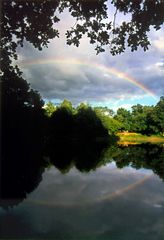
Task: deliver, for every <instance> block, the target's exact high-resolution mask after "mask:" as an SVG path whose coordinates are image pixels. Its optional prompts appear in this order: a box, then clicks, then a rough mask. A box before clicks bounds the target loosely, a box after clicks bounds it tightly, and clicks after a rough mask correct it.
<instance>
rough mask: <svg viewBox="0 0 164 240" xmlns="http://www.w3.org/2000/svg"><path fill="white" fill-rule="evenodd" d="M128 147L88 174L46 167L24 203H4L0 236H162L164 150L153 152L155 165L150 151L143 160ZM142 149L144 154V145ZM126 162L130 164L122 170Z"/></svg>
mask: <svg viewBox="0 0 164 240" xmlns="http://www.w3.org/2000/svg"><path fill="white" fill-rule="evenodd" d="M129 149H130V150H128V148H127V147H126V148H125V147H123V148H120V149H118V151H117V152H118V154H117V155H116V154H114V155H116V157H112V158H110V159H109V161H107V158H108V157H109V156H108V154H106V155H105V157H104V159H105V160H103V164H102V165H101V164H99V165H100V166H99V167H97V168H94V170H93V169H91V170H90V171H89V172H86V171H83V172H80V171H79V170H78V169H77V168H76V167H75V166H74V165H72V168H70V170H69V171H67V173H65V174H63V173H61V171H59V169H57V168H56V167H54V166H49V167H48V168H46V169H45V171H44V173H43V174H42V180H41V181H40V183H39V185H38V186H37V187H36V188H35V190H34V191H33V192H30V193H28V194H27V196H26V198H25V199H24V200H23V201H22V202H20V203H19V204H17V205H15V206H13V207H9V208H8V209H4V208H3V207H0V234H1V235H0V236H1V238H12V239H18V238H21V239H27V238H28V239H31V238H32V239H57V240H60V239H66V240H67V239H70V240H71V239H76V240H79V239H80V240H83V239H84V240H85V239H86V240H87V239H89V240H92V239H100V240H115V239H116V240H124V239H125V240H128V239H133V240H135V239H136V240H163V239H164V182H163V179H162V177H161V176H163V175H164V174H163V173H164V172H163V169H164V168H163V166H164V165H162V164H163V161H164V160H162V159H163V150H162V152H161V149H162V148H160V154H157V152H156V151H155V152H154V151H153V152H152V154H153V161H154V165H153V166H155V167H154V168H151V167H150V166H151V165H152V164H150V165H149V164H148V163H149V161H150V162H151V163H152V158H151V157H152V154H150V149H149V159H148V158H147V159H146V156H147V154H148V153H147V152H146V155H144V157H145V162H144V159H142V157H143V155H142V156H141V155H140V154H139V153H138V150H137V151H136V147H133V148H129ZM138 149H139V152H143V147H142V149H141V148H139V147H138ZM151 149H152V148H151ZM140 150H141V151H140ZM123 152H124V153H123ZM132 152H133V154H132ZM136 152H137V153H138V155H137V154H136ZM110 153H111V151H110ZM114 153H116V152H115V151H114ZM134 153H135V154H134ZM155 153H156V156H157V159H156V162H155V160H154V156H155V155H154V154H155ZM158 153H159V149H158ZM161 154H162V155H161ZM139 158H140V160H141V162H140V164H138V165H137V164H136V160H138V159H139ZM129 159H130V160H129ZM132 159H133V161H132ZM125 160H127V161H130V162H128V164H127V163H126V164H123V165H126V166H122V165H121V167H122V168H118V165H119V166H120V164H121V163H120V161H122V162H124V163H125ZM146 162H147V163H146ZM156 165H158V166H156ZM139 166H140V167H139ZM145 166H147V167H145ZM159 166H160V170H159ZM159 173H160V174H159Z"/></svg>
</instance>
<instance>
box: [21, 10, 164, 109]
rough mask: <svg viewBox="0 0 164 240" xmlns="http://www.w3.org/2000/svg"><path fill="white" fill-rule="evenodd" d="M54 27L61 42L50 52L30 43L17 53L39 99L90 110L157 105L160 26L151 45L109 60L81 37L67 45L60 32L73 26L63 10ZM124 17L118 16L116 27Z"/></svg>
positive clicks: (163, 36)
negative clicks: (84, 105) (77, 43)
mask: <svg viewBox="0 0 164 240" xmlns="http://www.w3.org/2000/svg"><path fill="white" fill-rule="evenodd" d="M60 19H61V21H60V23H59V24H58V25H57V27H58V29H59V32H60V38H59V39H54V40H52V41H51V42H50V43H49V45H48V48H45V49H43V51H38V50H37V49H35V48H34V47H33V46H32V45H31V44H30V43H25V45H24V47H23V48H19V49H18V55H19V61H18V64H19V66H20V67H21V69H22V71H23V75H24V77H25V79H26V80H27V81H28V82H29V83H30V84H31V87H32V88H33V89H35V90H37V91H39V92H40V94H41V96H42V98H43V99H44V100H45V101H46V102H47V101H52V102H54V103H60V102H61V101H63V100H64V99H68V100H70V101H71V102H72V103H73V104H74V105H78V104H79V103H80V102H86V103H88V104H90V105H91V106H107V107H108V108H111V109H113V110H117V109H118V108H119V107H124V108H127V109H130V108H131V106H132V105H136V104H142V105H155V104H156V103H157V102H158V101H159V98H160V96H162V95H164V28H162V29H161V30H159V31H155V30H153V29H152V30H151V31H150V32H149V39H150V41H151V46H150V47H149V50H148V51H147V52H144V51H143V50H142V49H139V50H138V51H136V52H131V51H130V49H126V51H125V52H124V53H122V54H121V55H117V56H112V55H111V54H110V52H109V49H108V48H107V49H106V51H105V53H100V54H99V55H96V51H95V50H94V46H93V45H91V44H90V43H89V40H88V39H87V38H86V37H83V39H82V41H81V44H80V46H79V47H78V48H77V47H75V46H68V45H67V44H66V38H65V35H64V33H65V32H66V30H67V29H70V27H72V26H73V25H74V23H75V19H72V18H71V17H70V16H69V14H68V13H67V12H66V11H65V12H64V13H63V14H62V15H60ZM121 20H122V16H119V15H118V16H117V23H119V22H121Z"/></svg>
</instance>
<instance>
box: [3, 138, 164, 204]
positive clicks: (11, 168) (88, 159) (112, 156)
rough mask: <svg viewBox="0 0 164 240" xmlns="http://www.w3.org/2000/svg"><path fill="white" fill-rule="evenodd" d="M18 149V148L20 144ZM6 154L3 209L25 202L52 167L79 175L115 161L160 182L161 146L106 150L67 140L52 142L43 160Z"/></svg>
mask: <svg viewBox="0 0 164 240" xmlns="http://www.w3.org/2000/svg"><path fill="white" fill-rule="evenodd" d="M13 146H15V145H13ZM19 146H20V147H21V145H20V143H19ZM22 146H23V145H22ZM33 150H34V149H33ZM6 154H7V156H6V159H7V161H4V162H2V170H3V171H2V174H1V175H2V178H1V179H2V181H1V202H0V204H1V205H3V206H4V207H7V206H13V205H15V204H18V203H19V202H21V201H22V200H23V199H25V198H26V196H27V194H28V193H30V192H32V191H33V190H34V189H35V188H36V187H37V186H38V184H39V182H40V181H41V180H42V173H43V171H44V170H45V167H46V166H48V165H49V166H55V167H56V168H57V169H59V170H60V171H61V173H68V172H69V171H70V169H71V168H72V167H76V168H77V169H78V170H79V171H81V172H89V171H92V170H96V169H97V168H99V167H100V166H103V165H106V164H107V163H110V162H112V161H115V163H116V166H117V167H118V168H124V167H126V166H131V167H133V168H135V169H140V168H144V169H151V170H152V171H153V172H154V173H155V174H157V175H158V176H159V177H160V178H161V179H163V180H164V148H163V146H162V145H153V144H142V145H135V146H134V145H133V146H132V145H131V146H128V147H127V146H126V147H125V146H117V145H111V146H108V147H107V146H105V145H104V144H97V143H96V142H87V141H85V142H84V141H83V142H82V141H77V142H74V141H71V140H68V139H67V140H65V141H63V142H61V141H60V142H58V143H57V142H56V144H55V146H54V148H53V149H51V153H50V154H49V155H48V156H47V157H43V152H41V151H39V152H38V151H33V152H31V151H30V150H29V149H28V154H27V151H26V154H25V153H24V149H23V150H20V151H18V149H17V148H16V149H14V148H13V147H12V146H11V147H10V149H9V151H8V153H6ZM14 157H15V158H14ZM43 159H44V160H43ZM47 159H48V162H47Z"/></svg>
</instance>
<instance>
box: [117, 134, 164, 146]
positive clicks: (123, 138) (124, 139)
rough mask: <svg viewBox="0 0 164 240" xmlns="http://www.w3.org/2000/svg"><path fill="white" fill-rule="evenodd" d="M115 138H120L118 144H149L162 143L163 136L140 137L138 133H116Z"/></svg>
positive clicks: (163, 141)
mask: <svg viewBox="0 0 164 240" xmlns="http://www.w3.org/2000/svg"><path fill="white" fill-rule="evenodd" d="M117 136H118V137H119V138H120V140H119V143H129V144H130V143H131V144H137V143H144V142H151V143H164V136H160V135H151V136H147V135H142V134H139V133H128V132H124V133H118V134H117Z"/></svg>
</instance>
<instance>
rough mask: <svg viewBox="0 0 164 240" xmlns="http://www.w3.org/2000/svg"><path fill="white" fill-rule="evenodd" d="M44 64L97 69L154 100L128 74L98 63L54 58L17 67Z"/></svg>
mask: <svg viewBox="0 0 164 240" xmlns="http://www.w3.org/2000/svg"><path fill="white" fill-rule="evenodd" d="M45 64H54V65H57V64H64V65H72V66H74V65H75V66H76V65H79V66H84V67H87V68H88V67H90V68H94V69H98V70H100V71H102V72H104V76H108V74H109V75H114V76H115V77H117V78H119V79H122V80H124V81H127V82H129V83H131V84H133V85H134V86H136V87H138V88H140V89H141V90H143V91H144V92H145V93H146V94H148V95H149V96H151V97H153V98H154V99H156V96H155V94H154V92H152V91H151V90H150V89H148V88H147V87H146V86H145V85H143V84H141V83H139V82H138V81H137V80H136V79H134V78H132V77H131V76H129V75H128V74H126V73H123V72H121V71H119V70H117V69H115V68H112V67H106V66H104V65H101V64H98V63H91V62H87V61H86V62H83V61H79V60H74V59H54V58H48V59H36V60H29V61H21V62H19V63H18V65H19V66H20V67H22V68H26V67H28V66H33V65H45ZM109 77H110V76H109Z"/></svg>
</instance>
